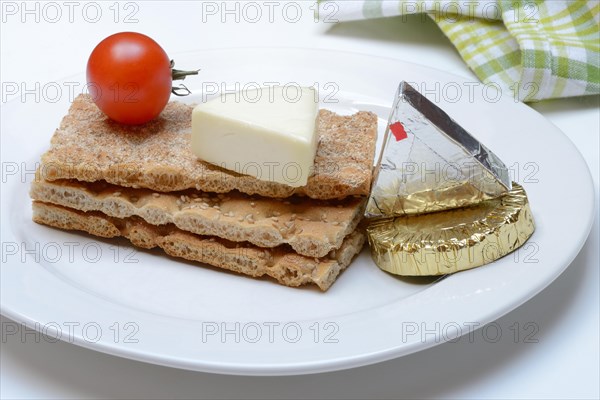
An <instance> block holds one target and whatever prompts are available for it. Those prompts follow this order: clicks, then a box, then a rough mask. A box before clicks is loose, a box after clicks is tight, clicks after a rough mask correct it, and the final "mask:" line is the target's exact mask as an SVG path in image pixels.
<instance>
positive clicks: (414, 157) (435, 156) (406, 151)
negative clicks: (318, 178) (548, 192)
mask: <svg viewBox="0 0 600 400" xmlns="http://www.w3.org/2000/svg"><path fill="white" fill-rule="evenodd" d="M510 189H511V181H510V177H509V173H508V168H506V166H505V165H504V163H503V162H502V161H501V160H500V159H499V158H498V157H497V156H496V155H495V154H494V153H492V152H491V151H490V150H489V149H488V148H487V147H485V146H484V145H483V144H481V143H480V142H479V141H478V140H477V139H476V138H474V137H473V136H472V135H471V134H469V133H468V132H467V131H466V130H465V129H463V128H462V127H461V126H460V125H459V124H458V123H456V122H455V121H454V120H453V119H452V118H450V117H449V116H448V114H446V113H445V112H444V111H442V110H441V109H440V108H439V107H437V106H436V105H435V104H433V103H432V102H431V101H429V100H428V99H427V98H426V97H425V96H423V95H422V94H420V93H419V92H418V91H417V90H416V89H414V88H413V87H412V86H410V85H409V84H408V83H406V82H402V83H400V86H399V88H398V91H397V93H396V98H395V101H394V105H393V107H392V111H391V113H390V117H389V120H388V125H387V129H386V132H385V137H384V140H383V147H382V150H381V153H380V156H379V161H378V163H377V167H376V169H375V175H374V181H373V187H372V189H371V195H370V198H369V202H368V204H367V208H366V211H365V215H366V216H367V217H384V216H401V215H409V214H421V213H428V212H433V211H441V210H447V209H452V208H458V207H465V206H469V205H473V204H477V203H480V202H482V201H485V200H489V199H493V198H497V197H498V196H501V195H503V194H505V193H506V192H507V191H508V190H510Z"/></svg>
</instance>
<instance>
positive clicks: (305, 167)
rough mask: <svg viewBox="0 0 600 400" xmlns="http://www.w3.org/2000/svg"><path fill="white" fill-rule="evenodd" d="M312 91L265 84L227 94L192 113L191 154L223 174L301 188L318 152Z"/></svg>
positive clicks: (316, 99) (198, 107)
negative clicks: (224, 171) (221, 168)
mask: <svg viewBox="0 0 600 400" xmlns="http://www.w3.org/2000/svg"><path fill="white" fill-rule="evenodd" d="M317 113H318V97H317V95H316V92H315V90H314V89H312V88H303V87H298V86H270V87H264V88H259V89H253V90H248V91H244V92H238V93H226V94H222V95H221V96H219V97H217V98H215V99H212V100H209V101H207V102H205V103H202V104H199V105H198V106H196V107H195V108H194V111H193V113H192V151H193V153H194V154H195V155H196V156H198V157H199V158H200V159H202V160H204V161H208V162H210V163H212V164H215V165H218V166H220V167H223V168H225V169H228V170H232V171H235V172H238V173H240V174H244V175H251V176H254V177H256V178H257V179H260V180H265V181H274V182H278V183H283V184H286V185H289V186H292V187H300V186H304V185H306V183H307V181H308V177H309V176H310V175H311V174H312V173H313V164H314V159H315V153H316V149H317V135H316V126H315V125H316V119H317Z"/></svg>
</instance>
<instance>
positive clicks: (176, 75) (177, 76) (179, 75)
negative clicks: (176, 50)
mask: <svg viewBox="0 0 600 400" xmlns="http://www.w3.org/2000/svg"><path fill="white" fill-rule="evenodd" d="M174 66H175V61H173V60H171V77H172V79H173V80H174V81H177V80H184V79H185V77H186V76H188V75H198V71H200V70H199V69H197V70H195V71H183V70H180V69H175V68H173V67H174Z"/></svg>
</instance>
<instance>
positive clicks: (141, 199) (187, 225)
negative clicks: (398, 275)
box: [30, 174, 366, 257]
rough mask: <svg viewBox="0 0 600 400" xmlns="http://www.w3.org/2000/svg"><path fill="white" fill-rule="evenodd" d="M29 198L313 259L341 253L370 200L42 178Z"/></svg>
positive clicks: (37, 180)
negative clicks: (178, 189) (285, 246)
mask: <svg viewBox="0 0 600 400" xmlns="http://www.w3.org/2000/svg"><path fill="white" fill-rule="evenodd" d="M37 178H39V174H38V176H37ZM30 195H31V197H32V198H33V199H34V200H39V201H43V202H46V203H52V204H58V205H62V206H65V207H69V208H73V209H76V210H80V211H101V212H102V213H104V214H106V215H108V216H111V217H117V218H127V217H132V216H138V217H141V218H143V219H144V220H145V221H146V222H148V223H150V224H152V225H163V224H169V223H172V224H174V225H175V226H177V227H178V228H180V229H182V230H184V231H188V232H192V233H197V234H199V235H208V236H218V237H221V238H223V239H227V240H230V241H234V242H242V241H243V242H250V243H252V244H255V245H257V246H260V247H276V246H279V245H282V244H289V245H290V246H291V247H292V248H293V249H294V251H296V252H297V253H299V254H302V255H306V256H309V257H323V256H325V255H327V253H329V252H330V251H331V250H334V249H337V248H339V247H340V246H341V245H342V242H343V240H344V238H345V237H346V236H347V235H348V234H350V233H351V232H352V231H354V229H355V228H356V226H357V225H358V223H359V221H360V219H361V217H362V212H363V210H364V205H365V200H366V198H354V197H348V198H346V199H344V200H336V201H333V200H312V199H307V198H298V197H292V198H288V199H284V200H281V199H269V198H265V197H259V196H249V195H246V194H243V193H239V192H230V193H227V194H219V195H217V194H214V193H205V192H198V191H196V190H188V191H183V192H167V193H157V192H153V191H151V190H148V189H131V188H124V187H121V186H115V185H111V184H108V183H106V182H93V183H85V182H79V181H75V180H60V181H52V182H49V181H45V180H42V179H36V180H35V181H34V182H33V183H32V184H31V191H30Z"/></svg>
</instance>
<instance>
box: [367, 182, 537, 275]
mask: <svg viewBox="0 0 600 400" xmlns="http://www.w3.org/2000/svg"><path fill="white" fill-rule="evenodd" d="M534 230H535V224H534V221H533V216H532V214H531V210H530V208H529V201H528V199H527V194H526V193H525V190H524V189H523V187H522V186H521V185H519V184H517V183H514V182H513V184H512V189H511V190H510V191H509V192H508V193H507V194H505V195H504V196H502V197H499V198H496V199H492V200H487V201H484V202H481V203H479V204H477V205H475V206H470V207H465V208H458V209H453V210H447V211H440V212H434V213H428V214H422V215H407V216H402V217H395V218H384V219H377V220H372V221H370V223H369V225H368V227H367V235H368V239H369V244H370V247H371V253H372V256H373V259H374V260H375V263H376V264H377V265H378V266H379V268H381V269H383V270H384V271H388V272H391V273H392V274H396V275H406V276H417V275H444V274H451V273H453V272H457V271H462V270H466V269H470V268H474V267H478V266H481V265H484V264H487V263H490V262H492V261H494V260H497V259H499V258H500V257H503V256H505V255H506V254H508V253H510V252H512V251H514V250H515V249H517V248H519V247H520V246H522V245H523V244H524V243H525V242H526V241H527V239H529V237H530V236H531V234H532V233H533V231H534Z"/></svg>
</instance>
